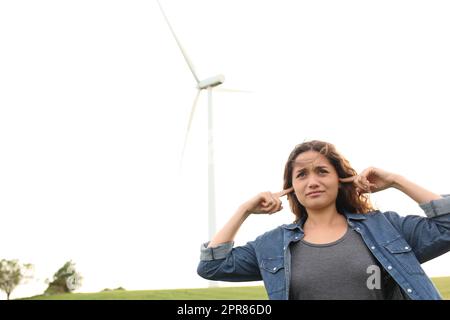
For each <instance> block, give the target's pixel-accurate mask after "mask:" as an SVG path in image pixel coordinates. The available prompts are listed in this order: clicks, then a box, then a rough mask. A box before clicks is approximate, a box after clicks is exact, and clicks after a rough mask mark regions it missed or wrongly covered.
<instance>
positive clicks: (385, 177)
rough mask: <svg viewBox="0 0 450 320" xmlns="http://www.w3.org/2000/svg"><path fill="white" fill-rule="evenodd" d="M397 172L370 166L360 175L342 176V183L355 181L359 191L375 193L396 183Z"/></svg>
mask: <svg viewBox="0 0 450 320" xmlns="http://www.w3.org/2000/svg"><path fill="white" fill-rule="evenodd" d="M395 177H396V174H394V173H391V172H387V171H385V170H382V169H379V168H375V167H369V168H367V169H365V170H364V171H362V172H361V173H360V174H359V175H357V176H353V177H348V178H340V179H339V181H340V182H342V183H347V182H353V183H354V184H355V185H356V188H357V191H358V192H359V193H368V192H371V193H375V192H378V191H381V190H384V189H387V188H390V187H392V186H393V185H394V183H395Z"/></svg>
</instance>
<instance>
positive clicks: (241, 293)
mask: <svg viewBox="0 0 450 320" xmlns="http://www.w3.org/2000/svg"><path fill="white" fill-rule="evenodd" d="M432 280H433V283H434V284H435V285H436V287H437V288H438V290H439V292H440V293H441V295H442V296H443V298H444V299H446V300H450V277H440V278H432ZM216 299H219V300H266V299H267V294H266V291H265V290H264V287H263V286H253V287H225V288H208V289H175V290H140V291H125V290H113V291H106V292H97V293H68V294H61V295H53V296H34V297H30V298H26V299H24V300H216Z"/></svg>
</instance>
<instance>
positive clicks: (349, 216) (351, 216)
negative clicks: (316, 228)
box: [281, 211, 367, 231]
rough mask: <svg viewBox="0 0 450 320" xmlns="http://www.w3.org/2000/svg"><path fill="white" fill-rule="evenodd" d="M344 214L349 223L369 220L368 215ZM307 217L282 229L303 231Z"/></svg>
mask: <svg viewBox="0 0 450 320" xmlns="http://www.w3.org/2000/svg"><path fill="white" fill-rule="evenodd" d="M343 214H344V215H345V217H346V218H347V222H350V220H365V219H367V217H366V214H362V213H350V212H348V211H344V212H343ZM305 220H306V217H302V219H301V220H300V221H299V222H294V223H291V224H283V225H282V226H281V227H282V228H284V229H287V230H294V229H297V228H298V229H300V230H302V231H303V224H304V223H305Z"/></svg>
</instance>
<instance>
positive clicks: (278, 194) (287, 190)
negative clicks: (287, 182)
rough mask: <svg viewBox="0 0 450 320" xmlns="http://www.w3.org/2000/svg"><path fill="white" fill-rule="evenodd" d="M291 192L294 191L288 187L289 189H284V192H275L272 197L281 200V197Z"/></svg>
mask: <svg viewBox="0 0 450 320" xmlns="http://www.w3.org/2000/svg"><path fill="white" fill-rule="evenodd" d="M292 191H294V187H290V188H288V189H285V190H282V191H280V192H275V193H274V195H275V197H277V198H281V197H283V196H285V195H287V194H289V193H291V192H292Z"/></svg>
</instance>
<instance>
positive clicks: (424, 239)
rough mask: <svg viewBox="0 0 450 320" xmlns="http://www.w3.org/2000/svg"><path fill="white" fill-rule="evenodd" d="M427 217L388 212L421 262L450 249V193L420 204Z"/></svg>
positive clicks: (387, 214) (388, 216) (390, 218)
mask: <svg viewBox="0 0 450 320" xmlns="http://www.w3.org/2000/svg"><path fill="white" fill-rule="evenodd" d="M420 207H421V208H422V209H423V211H424V212H425V215H426V217H422V216H417V215H409V216H406V217H402V216H400V215H398V214H397V213H395V212H387V213H386V216H387V218H388V219H389V220H390V221H391V222H392V224H393V225H394V226H395V227H396V228H397V229H398V230H399V231H400V232H401V233H402V234H403V237H404V238H405V240H406V241H407V242H408V243H409V245H410V246H411V248H412V250H413V251H414V254H415V255H416V257H417V259H418V260H419V262H420V263H424V262H426V261H428V260H431V259H434V258H436V257H438V256H440V255H443V254H444V253H446V252H448V251H449V250H450V195H443V198H441V199H438V200H433V201H430V202H427V203H423V204H420Z"/></svg>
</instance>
